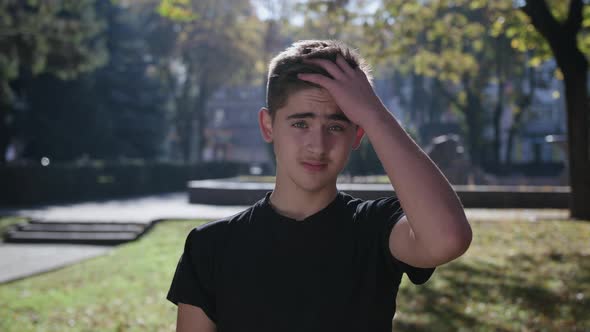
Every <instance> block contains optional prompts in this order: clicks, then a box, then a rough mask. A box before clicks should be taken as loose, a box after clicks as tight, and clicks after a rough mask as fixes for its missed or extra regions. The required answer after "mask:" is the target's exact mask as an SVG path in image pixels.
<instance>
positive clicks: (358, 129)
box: [352, 126, 365, 150]
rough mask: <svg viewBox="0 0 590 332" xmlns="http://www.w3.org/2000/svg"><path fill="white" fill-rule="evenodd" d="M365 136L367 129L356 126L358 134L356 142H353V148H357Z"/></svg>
mask: <svg viewBox="0 0 590 332" xmlns="http://www.w3.org/2000/svg"><path fill="white" fill-rule="evenodd" d="M363 136H365V131H364V130H363V128H361V126H356V136H355V138H354V144H352V149H353V150H356V149H358V148H359V146H361V142H362V140H363Z"/></svg>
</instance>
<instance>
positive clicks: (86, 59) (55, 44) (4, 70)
mask: <svg viewBox="0 0 590 332" xmlns="http://www.w3.org/2000/svg"><path fill="white" fill-rule="evenodd" d="M104 28H105V25H104V22H103V21H102V20H101V19H100V18H98V17H97V16H96V12H95V2H94V1H91V0H84V1H74V0H63V1H20V0H5V1H1V2H0V163H4V162H5V152H6V149H7V147H8V145H9V144H10V142H11V140H12V139H13V137H14V136H15V135H16V134H17V132H16V128H15V114H14V106H15V103H16V102H17V101H19V100H20V101H21V103H22V102H23V101H24V100H22V99H23V96H20V92H19V91H17V90H15V88H18V87H21V86H22V85H21V84H19V83H18V82H16V81H17V80H18V79H19V78H22V77H25V78H26V77H29V76H35V75H39V74H41V73H51V74H52V75H55V76H57V77H60V78H62V79H72V78H74V77H76V76H77V75H79V74H80V73H83V72H88V71H92V70H94V69H95V68H98V67H100V66H102V65H104V63H106V61H107V59H108V54H107V51H106V48H105V44H104V40H103V39H102V38H101V33H102V32H103V31H104Z"/></svg>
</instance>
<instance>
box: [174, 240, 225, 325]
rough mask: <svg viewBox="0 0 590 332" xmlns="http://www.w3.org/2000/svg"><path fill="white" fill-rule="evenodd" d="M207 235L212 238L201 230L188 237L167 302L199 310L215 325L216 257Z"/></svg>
mask: <svg viewBox="0 0 590 332" xmlns="http://www.w3.org/2000/svg"><path fill="white" fill-rule="evenodd" d="M205 235H210V234H204V233H203V231H202V230H200V229H199V228H195V229H193V230H192V231H191V232H190V233H189V234H188V236H187V238H186V241H185V244H184V251H183V253H182V255H181V257H180V260H179V262H178V265H177V266H176V271H175V273H174V277H173V279H172V284H171V285H170V289H169V291H168V295H167V296H166V298H167V299H168V300H169V301H170V302H172V303H174V304H176V305H178V303H185V304H190V305H193V306H196V307H199V308H201V309H202V310H203V311H204V312H205V313H206V314H207V316H209V318H210V319H211V320H212V321H214V322H215V321H216V310H215V302H214V299H215V297H214V289H213V284H212V282H213V277H212V272H213V271H212V270H213V265H212V261H213V257H212V251H211V245H210V243H208V241H207V238H206V237H205Z"/></svg>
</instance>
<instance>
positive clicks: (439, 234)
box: [298, 56, 472, 267]
mask: <svg viewBox="0 0 590 332" xmlns="http://www.w3.org/2000/svg"><path fill="white" fill-rule="evenodd" d="M306 61H308V62H309V63H313V64H316V65H318V66H320V67H322V68H324V69H325V70H326V71H327V72H328V73H330V75H331V76H332V77H333V78H329V77H327V76H324V75H321V74H299V76H298V77H299V79H302V80H306V81H309V82H312V83H316V84H319V85H320V86H322V87H323V88H325V89H326V90H328V91H329V92H330V94H331V95H332V97H333V98H334V100H335V101H336V103H337V104H338V106H339V107H340V109H341V110H342V112H343V113H344V114H345V115H346V116H347V117H348V119H350V120H351V121H352V122H354V123H356V124H357V125H359V126H360V127H361V128H363V129H364V131H365V133H366V134H367V136H368V137H369V140H370V141H371V144H372V145H373V147H374V149H375V152H376V153H377V156H378V157H379V160H381V163H382V165H383V168H384V169H385V171H386V173H387V176H388V177H389V180H390V181H391V184H392V185H393V187H394V188H395V192H396V194H397V197H398V198H399V200H400V203H401V206H402V208H403V210H404V212H405V214H406V216H405V217H403V218H402V220H400V221H399V222H398V224H396V226H395V227H393V230H392V232H391V234H390V237H389V249H390V251H391V253H392V255H393V256H394V257H396V258H397V259H398V260H400V261H403V262H404V263H407V264H409V265H412V266H415V267H435V266H438V265H441V264H444V263H446V262H449V261H451V260H453V259H455V258H457V257H459V256H461V255H462V254H463V253H464V252H465V251H466V250H467V248H468V247H469V245H470V243H471V239H472V232H471V227H470V226H469V222H468V221H467V218H466V216H465V212H464V210H463V206H462V205H461V202H460V201H459V198H458V197H457V194H456V193H455V191H454V190H453V188H452V187H451V185H450V184H449V182H448V181H447V179H446V178H445V177H444V175H443V174H442V173H441V171H440V170H439V169H438V167H437V166H436V165H435V164H434V163H433V162H432V160H431V159H430V158H429V157H428V156H427V155H426V154H425V153H424V152H423V151H422V149H420V147H419V146H418V145H417V144H416V143H415V142H414V141H413V140H412V138H411V137H410V136H409V135H408V134H407V133H406V131H405V130H404V129H403V128H402V127H401V125H400V124H399V123H398V121H397V120H396V119H395V118H394V117H393V115H391V113H390V112H389V111H388V110H387V109H386V108H385V106H384V105H383V103H382V102H381V100H380V99H379V97H377V95H376V94H375V91H374V90H373V87H372V86H371V84H370V83H369V81H368V79H367V77H366V75H365V74H364V72H363V71H362V70H361V69H359V68H352V67H351V66H350V65H349V64H348V63H347V62H346V61H345V60H344V58H343V57H341V56H338V57H337V60H336V62H332V61H329V60H322V59H309V60H306Z"/></svg>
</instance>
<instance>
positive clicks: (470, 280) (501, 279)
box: [0, 221, 590, 332]
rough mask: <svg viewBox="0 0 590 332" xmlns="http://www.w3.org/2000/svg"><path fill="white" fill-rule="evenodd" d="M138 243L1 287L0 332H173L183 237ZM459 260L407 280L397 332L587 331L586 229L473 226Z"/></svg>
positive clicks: (160, 233)
mask: <svg viewBox="0 0 590 332" xmlns="http://www.w3.org/2000/svg"><path fill="white" fill-rule="evenodd" d="M197 224H199V222H196V221H193V222H186V221H182V222H180V221H174V222H165V223H160V224H158V225H157V226H156V227H155V228H154V229H153V231H151V232H150V233H149V234H147V235H146V236H145V237H143V238H142V239H141V240H139V241H136V242H134V243H130V244H127V245H123V246H120V247H118V248H117V249H116V250H114V251H112V252H111V253H110V254H107V255H105V256H101V257H97V258H94V259H91V260H88V261H85V262H83V263H80V264H77V265H75V266H70V267H67V268H64V269H61V270H58V271H54V272H50V273H47V274H43V275H39V276H36V277H32V278H28V279H25V280H20V281H17V282H13V283H9V284H5V285H1V286H0V331H5V332H9V331H18V332H21V331H70V330H71V331H173V330H174V325H175V319H176V307H175V306H174V305H173V304H171V303H169V302H168V301H166V300H165V295H166V292H167V290H168V286H169V285H170V281H171V278H172V275H173V273H174V268H175V266H176V263H177V260H178V258H179V255H180V253H181V250H182V245H183V242H184V239H185V236H186V234H187V232H188V231H189V230H190V229H191V228H192V227H194V226H195V225H197ZM473 228H474V241H473V244H472V246H471V248H470V250H469V252H468V253H467V254H466V255H465V256H463V257H462V258H460V259H458V260H456V261H455V262H453V263H450V264H448V265H446V266H443V267H440V268H439V269H438V270H437V271H436V272H435V274H434V276H433V278H432V279H431V280H430V281H429V282H428V283H427V284H426V285H423V286H414V285H411V284H410V283H409V282H407V280H406V279H404V282H403V283H402V288H401V290H400V294H399V295H398V314H397V315H396V318H395V320H394V330H395V331H460V330H464V331H589V330H590V314H589V313H590V222H570V221H565V222H564V221H542V222H536V223H531V222H519V221H503V222H477V221H475V222H473Z"/></svg>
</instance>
